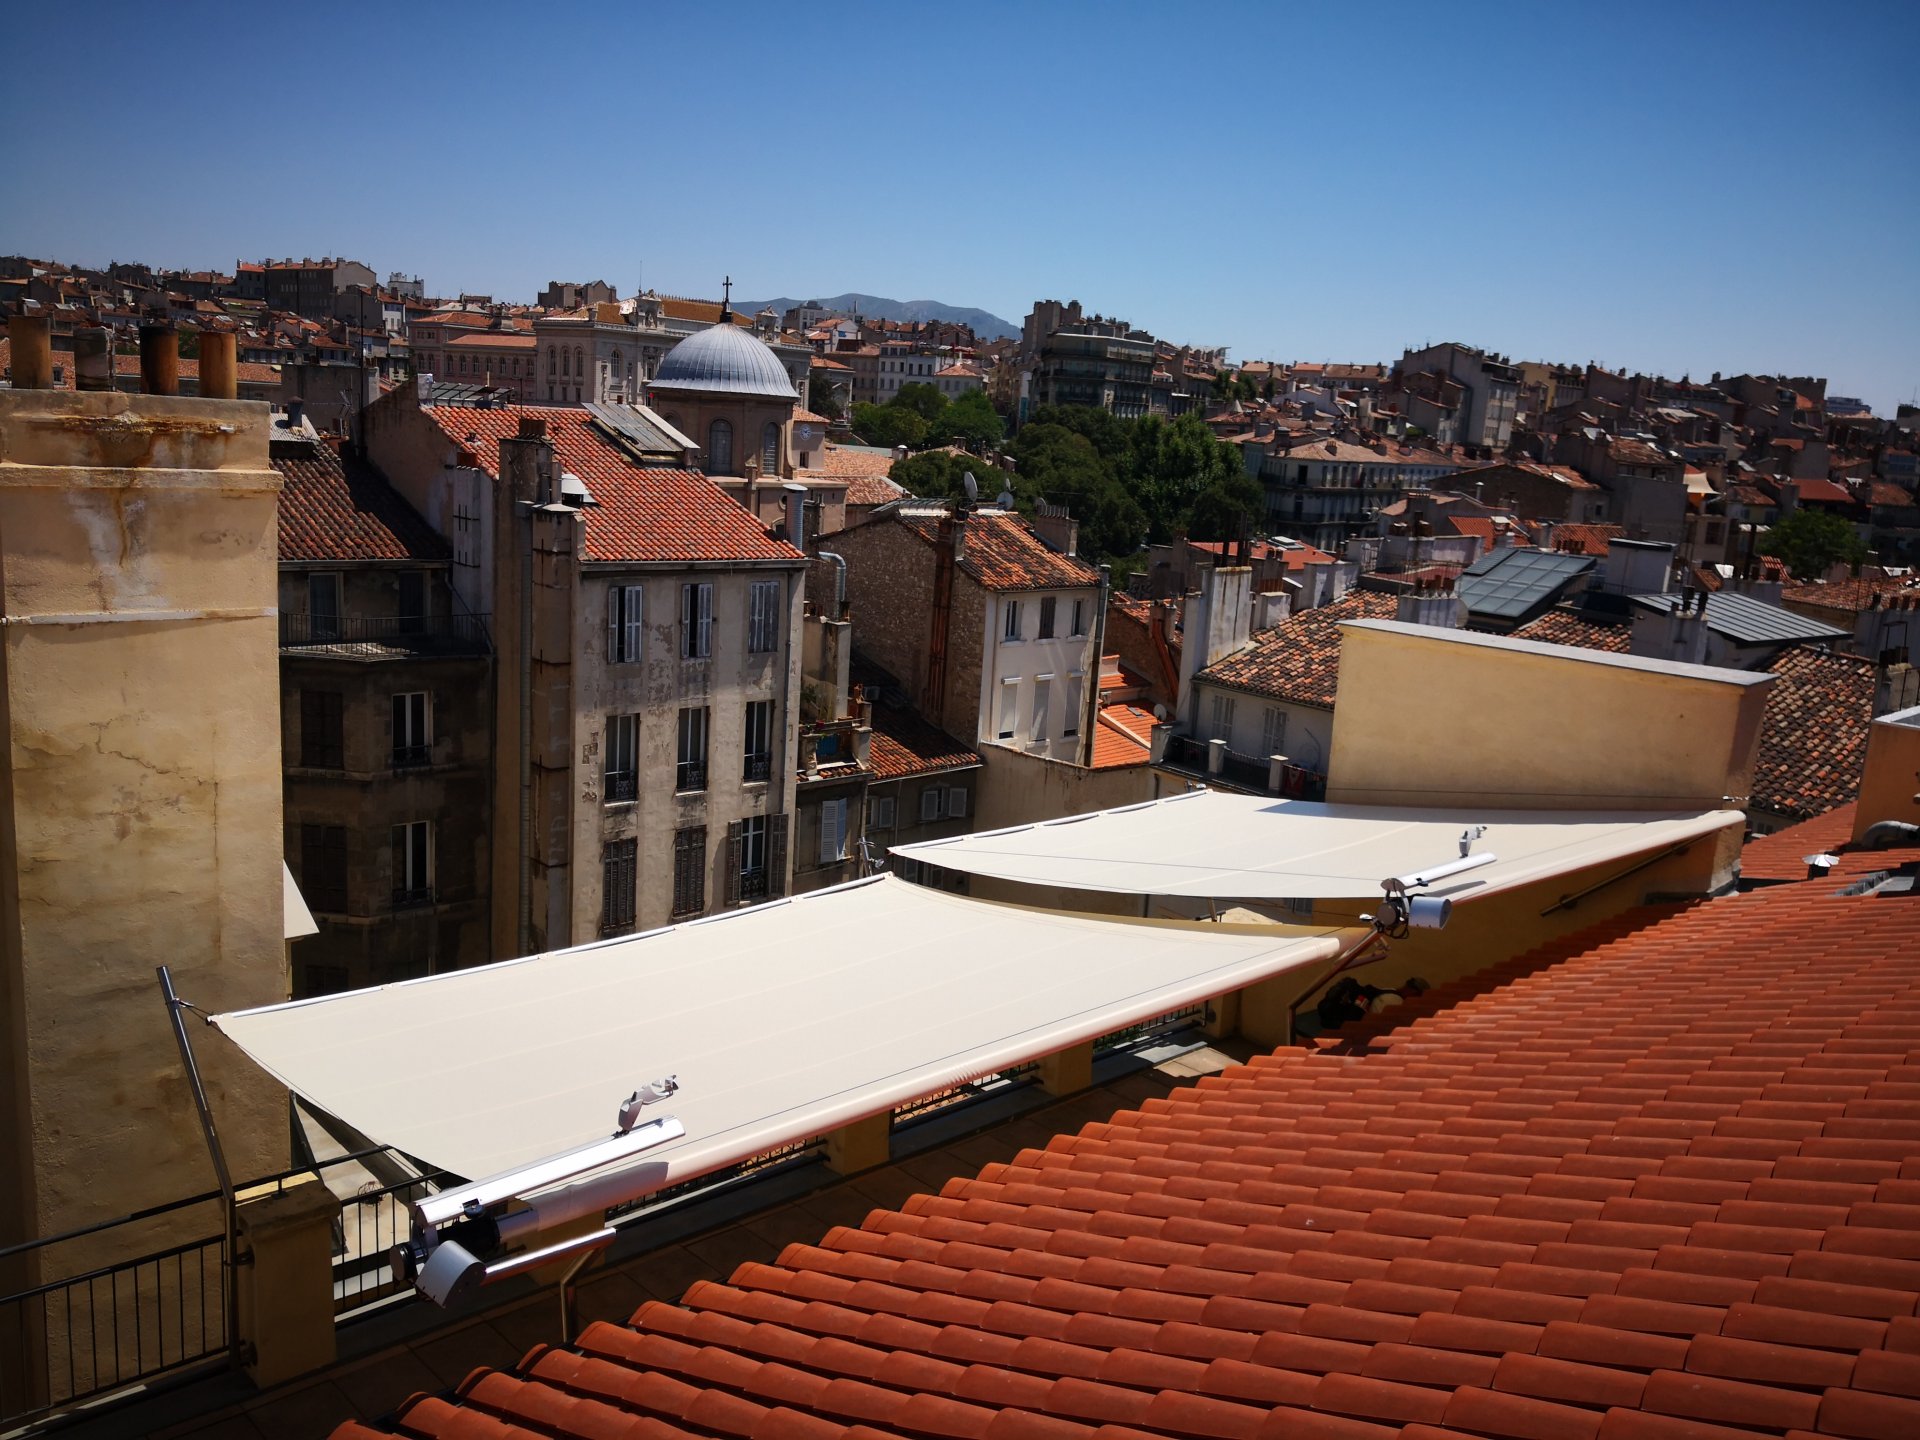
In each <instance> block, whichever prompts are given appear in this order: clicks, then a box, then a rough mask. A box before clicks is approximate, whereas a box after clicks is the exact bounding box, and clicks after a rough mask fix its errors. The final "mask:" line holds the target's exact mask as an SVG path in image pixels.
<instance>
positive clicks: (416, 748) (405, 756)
mask: <svg viewBox="0 0 1920 1440" xmlns="http://www.w3.org/2000/svg"><path fill="white" fill-rule="evenodd" d="M432 763H433V746H431V745H396V746H394V747H393V768H394V769H396V770H418V769H419V768H420V767H421V766H423V765H431V764H432Z"/></svg>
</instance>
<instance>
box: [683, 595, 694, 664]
mask: <svg viewBox="0 0 1920 1440" xmlns="http://www.w3.org/2000/svg"><path fill="white" fill-rule="evenodd" d="M693 589H694V587H693V586H691V585H682V586H681V587H680V653H681V654H682V655H683V656H691V655H692V654H693V653H694V651H693Z"/></svg>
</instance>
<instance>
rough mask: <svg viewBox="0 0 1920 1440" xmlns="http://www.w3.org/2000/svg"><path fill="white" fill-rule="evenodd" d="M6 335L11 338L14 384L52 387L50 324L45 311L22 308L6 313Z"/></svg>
mask: <svg viewBox="0 0 1920 1440" xmlns="http://www.w3.org/2000/svg"><path fill="white" fill-rule="evenodd" d="M7 337H8V339H10V340H11V341H12V342H13V347H12V351H13V356H12V368H13V388H14V389H16V390H51V389H52V388H53V340H52V326H51V325H50V324H49V323H48V320H47V317H46V316H44V315H29V314H27V313H26V312H25V311H21V312H20V313H19V314H17V315H10V316H8V317H7Z"/></svg>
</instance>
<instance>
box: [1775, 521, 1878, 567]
mask: <svg viewBox="0 0 1920 1440" xmlns="http://www.w3.org/2000/svg"><path fill="white" fill-rule="evenodd" d="M1759 549H1760V553H1761V554H1762V555H1773V556H1776V557H1778V558H1779V559H1781V560H1784V561H1785V562H1786V565H1787V568H1788V569H1789V570H1791V571H1793V573H1794V574H1795V575H1796V576H1798V577H1799V578H1800V579H1802V580H1818V579H1819V578H1820V577H1821V576H1823V575H1825V574H1826V573H1827V571H1829V570H1831V569H1832V568H1833V567H1834V566H1835V565H1840V564H1845V565H1850V566H1852V567H1854V568H1856V569H1857V568H1859V566H1861V565H1862V564H1864V563H1865V562H1866V559H1867V547H1866V546H1865V545H1863V544H1862V543H1861V542H1860V536H1859V534H1858V533H1857V532H1856V531H1855V530H1854V528H1853V526H1852V525H1850V524H1848V523H1847V522H1846V521H1845V520H1844V519H1842V518H1841V517H1840V516H1838V515H1834V514H1830V513H1829V512H1827V511H1825V510H1809V509H1806V508H1804V507H1803V508H1801V509H1798V510H1795V511H1792V512H1791V513H1790V514H1786V515H1783V516H1781V517H1780V520H1779V523H1777V524H1776V525H1774V526H1773V527H1772V528H1770V529H1769V530H1768V531H1767V533H1766V534H1765V535H1763V536H1761V537H1760V545H1759Z"/></svg>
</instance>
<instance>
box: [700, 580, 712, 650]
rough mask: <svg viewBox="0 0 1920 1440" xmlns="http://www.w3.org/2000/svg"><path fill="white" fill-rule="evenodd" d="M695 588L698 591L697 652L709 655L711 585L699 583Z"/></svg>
mask: <svg viewBox="0 0 1920 1440" xmlns="http://www.w3.org/2000/svg"><path fill="white" fill-rule="evenodd" d="M697 588H698V590H699V592H700V593H699V601H700V649H699V651H698V652H697V653H698V654H701V655H710V654H712V653H713V651H712V648H711V646H712V634H713V586H711V585H701V586H699V587H697Z"/></svg>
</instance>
